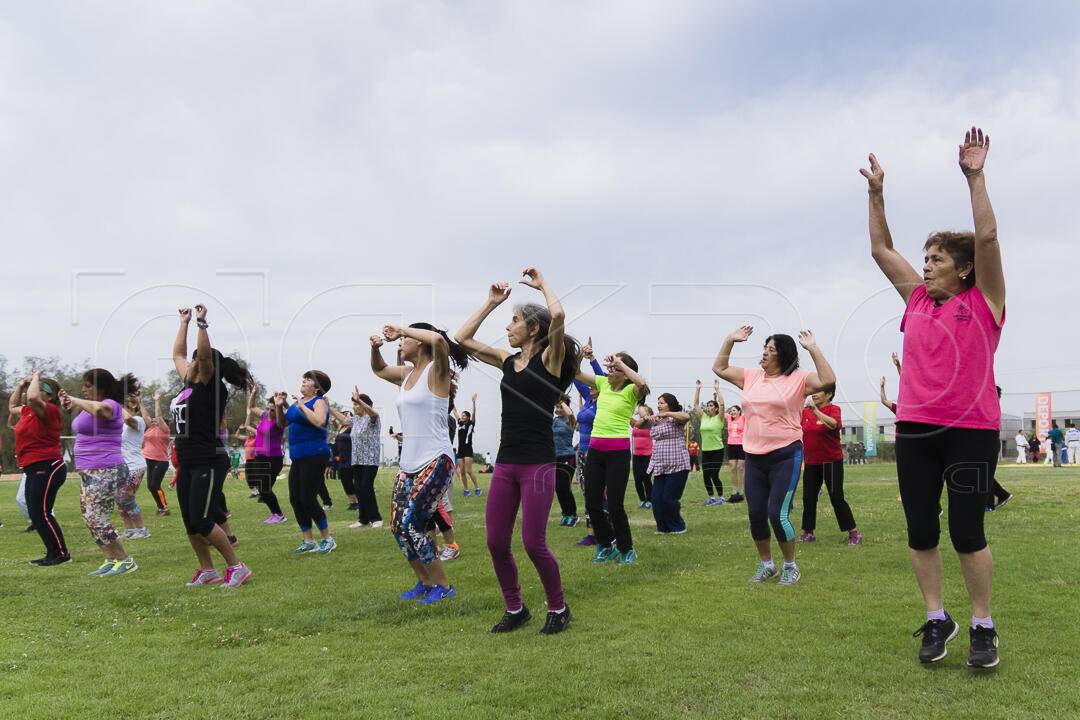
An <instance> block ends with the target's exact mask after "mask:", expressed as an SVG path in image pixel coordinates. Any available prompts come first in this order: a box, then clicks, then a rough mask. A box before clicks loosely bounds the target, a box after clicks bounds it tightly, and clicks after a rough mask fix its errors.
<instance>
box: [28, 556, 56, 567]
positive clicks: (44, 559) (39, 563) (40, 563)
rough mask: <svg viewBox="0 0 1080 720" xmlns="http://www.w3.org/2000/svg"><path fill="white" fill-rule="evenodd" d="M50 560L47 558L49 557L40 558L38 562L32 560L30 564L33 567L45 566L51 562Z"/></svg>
mask: <svg viewBox="0 0 1080 720" xmlns="http://www.w3.org/2000/svg"><path fill="white" fill-rule="evenodd" d="M50 559H51V558H47V557H43V558H38V559H37V560H31V561H30V564H31V565H45V564H46V563H48V562H49V560H50Z"/></svg>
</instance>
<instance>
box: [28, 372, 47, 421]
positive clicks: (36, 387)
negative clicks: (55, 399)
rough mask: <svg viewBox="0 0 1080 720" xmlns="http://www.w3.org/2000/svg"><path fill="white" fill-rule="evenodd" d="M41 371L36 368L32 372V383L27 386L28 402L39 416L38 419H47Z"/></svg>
mask: <svg viewBox="0 0 1080 720" xmlns="http://www.w3.org/2000/svg"><path fill="white" fill-rule="evenodd" d="M40 383H41V371H40V370H35V371H33V372H32V373H30V384H29V385H27V386H26V404H27V405H29V406H30V409H31V410H33V411H34V414H35V415H37V416H38V419H40V420H44V419H45V398H44V396H43V395H42V393H41V387H40Z"/></svg>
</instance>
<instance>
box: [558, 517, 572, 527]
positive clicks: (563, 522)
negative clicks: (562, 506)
mask: <svg viewBox="0 0 1080 720" xmlns="http://www.w3.org/2000/svg"><path fill="white" fill-rule="evenodd" d="M569 519H570V518H569V516H567V515H563V516H562V519H561V520H559V525H562V526H563V527H565V526H566V521H567V520H569Z"/></svg>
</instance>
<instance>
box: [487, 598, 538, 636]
mask: <svg viewBox="0 0 1080 720" xmlns="http://www.w3.org/2000/svg"><path fill="white" fill-rule="evenodd" d="M529 620H532V613H531V612H529V608H527V607H525V606H524V605H522V606H521V609H520V610H518V611H517V612H516V613H512V612H510V611H509V610H507V611H506V612H504V613H503V616H502V619H501V620H499V622H498V623H497V624H496V625H495V627H493V628H491V632H493V633H508V632H512V631H514V630H517V629H518V628H519V627H521V626H522V625H524V624H525V623H527V622H529ZM545 627H546V626H545Z"/></svg>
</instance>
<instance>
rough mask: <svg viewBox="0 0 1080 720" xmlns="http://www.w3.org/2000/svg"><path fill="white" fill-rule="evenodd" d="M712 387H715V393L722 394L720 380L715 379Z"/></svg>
mask: <svg viewBox="0 0 1080 720" xmlns="http://www.w3.org/2000/svg"><path fill="white" fill-rule="evenodd" d="M712 389H713V392H714V393H716V394H718V395H719V394H720V381H719V380H713V381H712Z"/></svg>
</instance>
